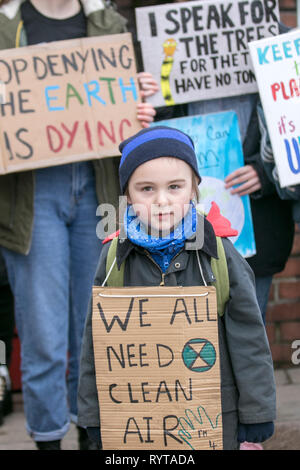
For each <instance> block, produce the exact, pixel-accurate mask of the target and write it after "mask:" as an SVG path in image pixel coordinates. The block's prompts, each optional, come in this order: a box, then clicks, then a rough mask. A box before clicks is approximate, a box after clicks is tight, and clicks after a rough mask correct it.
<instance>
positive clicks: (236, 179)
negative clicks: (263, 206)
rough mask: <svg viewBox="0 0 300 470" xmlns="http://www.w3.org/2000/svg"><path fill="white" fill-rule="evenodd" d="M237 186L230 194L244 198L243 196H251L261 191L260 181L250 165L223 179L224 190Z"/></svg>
mask: <svg viewBox="0 0 300 470" xmlns="http://www.w3.org/2000/svg"><path fill="white" fill-rule="evenodd" d="M237 184H238V185H239V186H238V187H237V188H235V189H233V190H232V191H231V194H238V195H239V196H244V195H245V194H251V193H254V192H255V191H258V190H259V189H261V182H260V179H259V177H258V174H257V171H256V170H255V168H253V166H252V165H246V166H242V167H240V168H238V169H237V170H235V171H233V172H232V173H231V174H230V175H228V176H227V177H226V178H225V188H226V189H229V188H232V187H233V186H235V185H237Z"/></svg>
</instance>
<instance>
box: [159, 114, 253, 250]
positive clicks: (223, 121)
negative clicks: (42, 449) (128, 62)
mask: <svg viewBox="0 0 300 470" xmlns="http://www.w3.org/2000/svg"><path fill="white" fill-rule="evenodd" d="M156 125H166V126H169V127H174V128H175V129H180V130H181V131H183V132H185V133H186V134H188V135H189V136H190V137H191V138H192V140H193V142H194V145H195V153H196V156H197V161H198V168H199V172H200V175H201V178H202V181H201V183H200V185H199V192H200V204H199V205H200V207H201V209H203V210H204V212H205V213H206V214H208V212H209V211H210V209H211V204H212V202H213V201H214V202H216V203H217V204H218V206H219V208H220V211H221V214H222V215H223V216H224V217H226V218H227V219H228V220H229V221H230V222H231V226H232V228H233V229H235V230H237V231H238V235H237V236H235V237H230V239H231V241H232V243H233V244H234V246H235V248H236V249H237V250H238V252H239V253H240V254H241V255H242V256H243V257H245V258H247V257H250V256H253V255H254V254H255V253H256V246H255V238H254V230H253V222H252V215H251V206H250V200H249V196H247V195H246V196H242V197H241V196H239V195H238V194H230V191H231V190H230V189H226V188H225V183H224V179H225V178H226V176H228V175H229V174H230V173H232V172H233V171H234V170H236V169H238V168H240V167H241V166H244V156H243V148H242V143H241V136H240V131H239V124H238V118H237V115H236V113H235V112H234V111H227V112H221V113H215V114H204V115H198V116H188V117H183V118H175V119H168V120H165V121H160V122H157V123H153V124H152V126H156Z"/></svg>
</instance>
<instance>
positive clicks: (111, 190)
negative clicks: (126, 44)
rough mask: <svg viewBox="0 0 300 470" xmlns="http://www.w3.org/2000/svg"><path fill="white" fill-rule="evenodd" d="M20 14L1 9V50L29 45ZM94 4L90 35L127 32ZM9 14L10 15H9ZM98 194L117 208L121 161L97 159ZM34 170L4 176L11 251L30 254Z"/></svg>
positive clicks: (0, 185)
mask: <svg viewBox="0 0 300 470" xmlns="http://www.w3.org/2000/svg"><path fill="white" fill-rule="evenodd" d="M21 3H22V0H20V1H19V8H18V10H17V11H9V12H8V11H7V10H9V8H10V6H9V4H8V5H6V6H5V7H1V8H0V50H1V49H10V48H14V47H19V46H26V44H27V41H26V34H25V30H24V28H23V24H22V19H21V14H20V5H21ZM93 4H94V2H91V5H89V2H87V3H85V5H84V8H85V12H86V14H87V35H88V36H102V35H107V34H118V33H123V32H125V31H126V20H125V18H123V17H122V16H121V15H119V13H117V12H116V11H115V10H114V9H113V8H103V9H99V10H96V11H93ZM8 13H9V14H8ZM93 166H94V170H95V177H96V191H97V197H98V201H99V203H100V201H101V203H103V202H109V203H111V204H115V205H117V201H118V195H119V192H120V190H119V178H118V167H119V158H118V157H111V158H105V159H103V160H101V159H99V160H93ZM34 185H35V173H34V171H26V172H20V173H12V174H8V175H5V176H0V245H1V246H3V247H5V248H8V249H9V250H13V251H16V252H18V253H22V254H28V253H29V251H30V246H31V235H32V227H33V217H34Z"/></svg>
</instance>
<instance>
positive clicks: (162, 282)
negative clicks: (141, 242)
mask: <svg viewBox="0 0 300 470" xmlns="http://www.w3.org/2000/svg"><path fill="white" fill-rule="evenodd" d="M182 251H183V249H182V250H180V251H179V252H178V253H177V254H176V255H175V256H174V258H173V259H172V261H173V260H174V259H176V258H177V256H179V255H180V253H181V252H182ZM145 254H146V256H147V258H149V259H150V260H151V261H152V263H153V264H154V265H155V266H156V267H157V268H158V269H159V271H160V273H161V281H160V284H159V286H164V285H165V275H166V273H163V272H162V270H161V268H160V266H159V265H158V264H157V263H156V262H155V261H154V259H153V258H152V256H150V255H149V253H148V251H147V250H145Z"/></svg>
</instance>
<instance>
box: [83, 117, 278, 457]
mask: <svg viewBox="0 0 300 470" xmlns="http://www.w3.org/2000/svg"><path fill="white" fill-rule="evenodd" d="M120 150H121V152H122V157H121V163H120V167H119V176H120V185H121V189H122V192H123V194H124V195H125V196H126V197H127V201H128V206H127V209H126V210H125V214H124V233H121V232H120V236H119V238H118V240H116V239H113V241H111V239H112V238H113V237H111V238H110V242H109V243H105V244H104V248H103V250H102V253H101V256H100V260H99V265H98V269H97V274H96V278H95V282H94V284H96V285H100V286H103V285H106V283H107V284H108V285H109V286H113V287H117V286H118V287H122V286H125V287H133V286H139V287H142V286H183V287H185V286H186V287H187V286H195V285H197V286H203V285H205V286H208V285H211V284H212V283H214V281H216V278H215V277H214V274H213V271H212V265H213V262H214V260H216V259H217V258H218V257H219V258H220V259H221V258H222V255H221V253H223V254H224V258H223V259H224V260H225V263H224V265H223V267H224V266H225V265H226V273H227V272H228V277H229V285H230V288H229V287H228V289H229V292H228V294H229V295H228V298H227V302H226V303H225V305H223V304H222V303H221V302H219V300H218V330H219V338H220V340H219V343H220V363H221V401H222V422H223V448H224V449H238V443H239V442H243V441H245V440H247V441H251V442H262V441H264V440H266V439H268V438H269V437H270V436H271V435H272V434H273V430H274V425H273V421H274V419H275V414H276V411H275V410H276V406H275V384H274V376H273V365H272V358H271V354H270V349H269V345H268V341H267V337H266V332H265V328H264V325H263V322H262V317H261V314H260V310H259V306H258V303H257V300H256V293H255V285H254V276H253V273H252V270H251V268H250V267H249V265H248V263H247V262H246V261H245V260H244V259H243V258H242V257H241V256H240V255H239V253H238V252H237V251H236V250H235V248H234V247H233V245H232V243H231V242H230V241H229V240H228V239H227V238H225V237H226V236H227V235H228V236H229V235H230V233H231V232H232V231H231V230H228V225H226V224H224V223H223V230H222V223H221V224H220V223H219V224H218V227H219V233H220V231H221V232H222V237H223V238H219V237H216V235H215V232H214V228H213V226H212V225H211V223H210V222H209V221H208V218H205V217H203V216H202V215H201V214H199V213H197V211H196V208H195V200H196V199H197V189H198V184H199V182H200V181H201V176H200V174H199V171H198V167H197V159H196V155H195V151H194V144H193V142H192V140H191V139H190V137H189V136H187V135H186V134H185V133H183V132H181V131H179V130H177V129H173V128H168V127H165V126H158V127H155V128H150V129H145V130H142V131H140V132H138V133H137V134H136V135H134V136H133V137H131V138H129V139H127V140H125V141H123V142H122V143H121V144H120ZM221 220H223V219H222V218H221ZM219 222H220V221H219ZM226 222H227V221H226ZM224 228H226V230H225V229H224ZM122 230H123V229H122ZM220 235H221V233H220ZM115 240H116V241H117V243H116V245H115V246H116V250H115V252H114V254H113V257H112V259H114V263H116V264H112V268H113V266H117V269H116V271H115V273H117V272H118V270H120V269H121V270H122V269H124V276H123V280H120V278H114V279H113V280H111V281H110V276H112V269H108V267H107V258H108V256H110V253H111V251H110V247H111V246H112V243H113V242H114V241H115ZM223 273H224V271H223ZM225 277H226V276H225ZM216 282H217V292H218V289H219V295H220V297H218V296H217V298H218V299H221V297H222V294H224V295H225V296H226V292H225V291H226V287H225V285H224V284H223V281H222V278H221V277H219V278H218V279H217V281H216ZM182 313H183V312H182V311H181V314H182ZM91 318H92V308H91V305H90V310H89V312H88V316H87V319H86V326H85V333H84V340H83V346H82V353H81V368H80V382H79V394H78V409H79V415H78V416H79V423H80V425H81V426H84V427H87V429H88V432H89V435H90V436H91V437H92V438H93V439H95V441H97V442H98V444H99V445H100V441H101V436H100V422H99V403H98V395H97V387H96V377H95V364H94V356H93V339H92V320H91ZM197 326H199V325H197ZM199 328H200V326H199ZM136 372H137V371H135V374H136ZM143 372H144V371H143ZM115 379H116V377H112V380H115ZM101 406H103V407H105V406H106V404H103V405H101V403H100V408H101ZM175 432H176V430H175V428H174V429H173V433H171V431H170V430H169V431H168V433H167V434H168V438H166V440H165V447H166V449H167V448H169V449H172V443H174V440H173V439H177V441H178V434H177V433H176V434H175ZM170 434H172V436H170ZM126 438H127V436H126ZM181 443H182V442H181ZM143 445H144V448H145V449H146V448H147V444H146V443H144V444H143Z"/></svg>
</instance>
